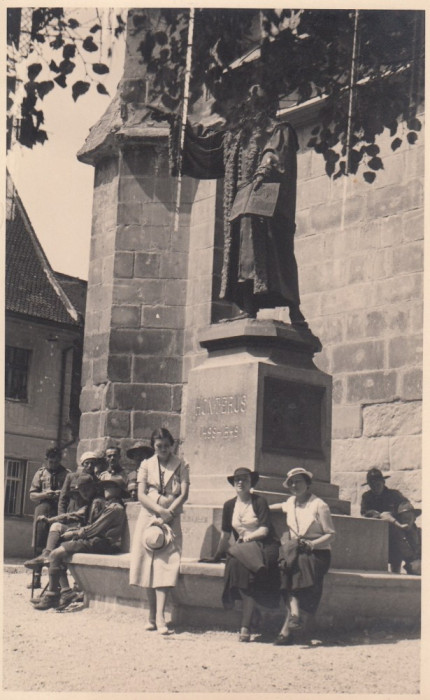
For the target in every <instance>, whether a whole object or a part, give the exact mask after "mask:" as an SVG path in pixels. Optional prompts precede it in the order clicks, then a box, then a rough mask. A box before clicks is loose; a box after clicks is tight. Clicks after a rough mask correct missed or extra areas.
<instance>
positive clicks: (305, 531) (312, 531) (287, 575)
mask: <svg viewBox="0 0 430 700" xmlns="http://www.w3.org/2000/svg"><path fill="white" fill-rule="evenodd" d="M312 478H313V475H312V473H311V472H309V471H307V470H306V469H303V468H302V467H296V468H295V469H291V470H290V471H289V472H288V474H287V478H286V480H285V481H284V483H283V486H284V487H285V488H288V489H289V491H290V493H291V494H292V497H291V498H288V499H287V500H286V501H284V502H283V503H274V504H272V505H271V506H270V510H273V511H275V510H281V511H282V512H283V513H285V517H286V524H287V528H288V534H289V540H288V542H286V543H285V544H283V545H282V546H281V549H280V554H279V564H280V568H281V591H282V594H283V596H284V599H285V604H286V607H287V614H286V617H285V621H284V624H283V626H282V629H281V631H280V633H279V635H278V637H277V639H276V640H275V644H277V645H284V644H291V643H292V641H293V634H294V632H293V630H298V629H301V628H302V627H305V625H306V623H307V621H308V620H309V619H310V617H311V616H313V615H315V613H316V611H317V608H318V605H319V602H320V600H321V595H322V590H323V579H324V576H325V574H326V573H327V571H328V569H329V566H330V545H331V543H332V542H333V540H334V537H335V530H334V526H333V521H332V518H331V515H330V509H329V507H328V505H327V503H325V501H323V500H322V499H321V498H318V497H317V496H315V495H314V494H313V493H312V492H311V484H312Z"/></svg>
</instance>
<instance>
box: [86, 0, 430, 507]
mask: <svg viewBox="0 0 430 700" xmlns="http://www.w3.org/2000/svg"><path fill="white" fill-rule="evenodd" d="M136 12H137V13H140V15H141V14H142V10H141V9H139V10H133V9H132V10H130V11H129V15H128V31H127V52H126V62H125V67H124V76H123V79H122V81H121V83H120V86H119V91H118V95H117V97H116V98H115V100H114V101H113V102H112V104H111V106H110V107H109V108H108V110H107V112H106V114H105V115H104V116H103V117H102V119H101V120H100V122H99V124H98V125H96V126H95V127H94V128H93V130H92V131H91V132H90V136H89V138H88V139H87V143H86V145H85V147H84V149H83V150H81V152H80V156H79V157H80V158H81V159H82V160H84V161H85V162H88V163H92V164H93V165H95V170H96V172H95V189H94V215H93V230H92V245H91V263H90V276H89V285H88V303H87V317H86V337H85V349H84V361H83V377H84V389H83V393H82V403H81V408H82V411H83V415H82V423H81V446H80V450H83V449H87V448H88V447H90V446H93V447H100V446H102V445H103V444H105V443H106V442H107V440H108V439H110V438H112V437H113V435H112V434H111V433H112V431H113V432H115V435H116V437H115V440H116V441H118V442H119V443H120V444H121V445H122V446H124V447H126V446H127V445H128V444H129V443H130V441H131V440H133V439H134V438H137V437H141V436H147V435H149V433H150V432H151V430H152V427H155V426H156V425H157V424H158V425H159V424H160V422H161V423H162V424H163V425H166V426H167V427H169V426H170V427H171V428H172V430H173V432H174V433H175V437H178V436H179V435H181V439H185V440H186V435H185V434H184V432H183V431H184V426H185V418H186V416H185V415H184V407H183V404H182V401H183V397H184V396H186V395H187V381H188V374H189V372H190V371H191V370H192V369H193V368H194V367H196V366H197V365H199V364H200V363H201V362H202V361H203V360H204V359H205V357H206V352H205V351H204V350H202V348H201V347H200V345H199V342H198V338H199V332H200V330H201V329H202V327H205V326H208V325H209V324H211V323H215V322H216V321H218V320H219V319H220V318H225V317H226V316H228V315H232V313H234V311H233V309H229V308H227V307H226V305H225V303H222V302H220V301H219V300H218V296H219V289H220V279H221V274H220V272H221V259H222V248H223V207H222V186H223V183H222V182H221V181H218V182H215V181H213V180H205V181H197V180H193V179H190V178H187V177H184V178H183V179H182V191H181V203H180V216H179V222H178V221H177V220H176V217H175V201H176V196H177V180H176V179H175V178H172V177H171V176H170V175H169V169H168V157H167V131H168V129H167V127H166V126H165V125H163V124H160V123H155V122H151V120H150V119H149V120H148V118H147V114H146V113H145V106H144V105H145V101H146V89H147V81H148V80H149V81H150V80H151V79H152V78H151V76H149V75H147V74H146V66H145V63H144V62H143V61H142V53H141V51H140V47H141V45H142V42H144V39H145V35H146V34H145V33H146V32H147V30H148V28H151V27H152V28H155V27H158V26H159V25H158V23H159V22H160V20H161V19H162V18H161V14H160V13H161V10H159V9H158V10H157V9H148V10H145V12H144V21H143V24H142V23H140V24H139V31H135V26H134V24H133V19H136V18H135V14H136ZM139 22H141V20H140V19H139ZM300 109H301V108H299V109H297V110H296V111H295V113H294V114H291V119H290V115H288V119H289V120H290V121H291V122H292V124H293V126H295V128H296V130H297V133H298V138H299V145H300V150H299V154H298V186H297V191H298V201H297V212H296V225H297V229H296V236H295V246H296V257H297V262H298V268H299V280H300V292H301V299H302V309H303V311H304V314H305V316H306V318H307V320H308V321H309V324H310V327H311V329H312V330H313V332H314V333H315V334H317V335H318V336H319V338H320V339H321V342H322V344H323V348H324V350H323V352H322V353H320V354H319V355H317V356H316V358H315V362H316V364H317V366H318V367H319V368H321V369H323V370H324V371H326V372H328V373H330V374H331V375H332V376H333V395H332V396H333V408H334V410H333V421H332V438H333V453H332V454H333V461H332V479H331V481H332V482H333V483H338V484H339V485H340V487H341V492H340V497H341V498H348V499H351V500H352V503H353V512H354V508H355V512H356V510H357V508H358V506H359V502H360V497H361V493H362V491H363V488H362V486H361V484H362V483H363V481H364V477H365V473H366V470H367V469H368V468H370V467H373V466H375V467H379V468H381V469H383V470H384V471H385V472H386V473H387V474H388V475H390V481H389V484H390V485H393V486H394V487H398V488H400V489H401V490H402V491H403V492H404V493H405V495H408V496H409V497H411V498H412V499H413V500H414V502H415V503H418V502H419V501H420V498H421V496H420V480H421V470H420V441H421V422H420V405H421V400H422V297H423V177H424V157H423V156H424V143H423V140H424V132H423V131H421V132H420V134H419V139H418V141H417V143H416V144H415V145H409V144H408V143H407V140H406V139H405V138H403V143H402V146H401V147H400V148H398V149H397V150H396V151H395V152H393V151H392V149H391V145H390V144H391V139H390V137H389V135H388V134H382V135H381V136H380V137H379V138H378V145H379V146H380V148H381V153H382V157H383V162H384V169H383V170H380V171H378V173H377V177H376V180H375V181H374V183H373V184H372V185H369V184H367V183H366V182H365V181H364V180H363V178H362V172H361V171H359V172H358V173H357V174H356V175H353V176H350V177H348V178H339V179H338V180H336V181H333V180H331V179H329V178H328V177H327V176H326V174H325V172H324V160H323V158H322V156H319V155H317V154H316V153H314V152H313V151H311V150H310V149H309V148H308V147H307V143H308V141H309V138H310V132H311V131H312V129H313V128H314V126H315V124H316V123H317V121H318V116H317V115H316V116H315V117H314V121H313V122H311V121H310V119H311V118H309V119H308V118H307V119H308V121H307V122H306V123H305V121H304V118H303V119H302V117H301V111H300ZM402 129H403V126H402V125H400V128H399V133H400V132H401V131H402ZM175 224H177V225H175ZM260 318H274V319H275V320H281V321H285V322H286V323H288V322H289V316H288V310H287V309H285V308H280V309H276V310H275V311H273V310H271V309H266V310H264V311H262V312H260ZM110 414H112V415H110ZM109 431H111V432H109ZM127 431H128V434H126V433H127ZM184 448H185V453H186V444H185V445H184Z"/></svg>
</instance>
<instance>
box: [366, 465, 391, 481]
mask: <svg viewBox="0 0 430 700" xmlns="http://www.w3.org/2000/svg"><path fill="white" fill-rule="evenodd" d="M389 478H390V476H389V475H387V476H384V474H383V473H382V472H381V470H380V469H377V468H376V467H372V469H369V471H368V472H367V474H366V483H364V484H361V485H362V486H367V484H368V483H369V482H370V481H373V480H374V479H384V481H385V479H389Z"/></svg>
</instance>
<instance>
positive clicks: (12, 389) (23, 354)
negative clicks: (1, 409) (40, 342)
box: [5, 345, 31, 401]
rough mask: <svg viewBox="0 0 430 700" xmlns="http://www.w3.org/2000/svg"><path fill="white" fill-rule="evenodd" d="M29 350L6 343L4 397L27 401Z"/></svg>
mask: <svg viewBox="0 0 430 700" xmlns="http://www.w3.org/2000/svg"><path fill="white" fill-rule="evenodd" d="M30 355H31V350H25V349H24V348H13V347H12V346H11V345H6V378H5V386H6V398H7V399H16V400H17V401H27V398H28V397H27V386H28V369H29V366H30Z"/></svg>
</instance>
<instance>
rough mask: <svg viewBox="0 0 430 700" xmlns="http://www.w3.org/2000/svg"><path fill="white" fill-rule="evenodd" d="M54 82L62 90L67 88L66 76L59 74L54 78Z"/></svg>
mask: <svg viewBox="0 0 430 700" xmlns="http://www.w3.org/2000/svg"><path fill="white" fill-rule="evenodd" d="M54 81H55V82H56V83H57V85H59V86H60V87H62V88H65V87H67V83H66V76H65V75H64V73H61V75H57V77H56V78H54Z"/></svg>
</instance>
